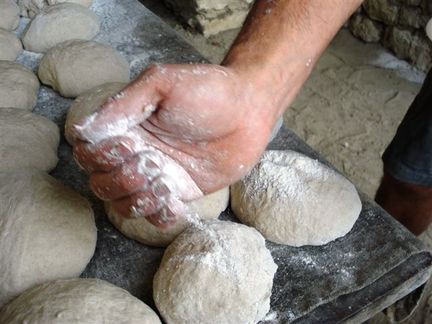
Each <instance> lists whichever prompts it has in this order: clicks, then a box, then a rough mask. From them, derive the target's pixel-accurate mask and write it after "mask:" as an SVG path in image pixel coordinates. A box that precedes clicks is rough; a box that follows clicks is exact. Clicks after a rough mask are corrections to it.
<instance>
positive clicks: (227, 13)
mask: <svg viewBox="0 0 432 324" xmlns="http://www.w3.org/2000/svg"><path fill="white" fill-rule="evenodd" d="M253 1H254V0H218V1H215V0H164V2H165V4H166V5H167V6H168V7H170V8H172V9H173V10H174V12H176V14H178V15H179V16H180V17H181V18H182V19H183V20H184V21H185V22H186V23H187V24H188V25H189V26H191V27H192V28H195V29H197V30H198V31H200V32H201V33H203V34H204V35H205V36H210V35H214V34H217V33H219V32H221V31H225V30H228V29H233V28H238V27H240V26H241V25H242V24H243V21H244V19H245V18H246V15H247V13H248V11H249V8H250V6H251V4H252V2H253Z"/></svg>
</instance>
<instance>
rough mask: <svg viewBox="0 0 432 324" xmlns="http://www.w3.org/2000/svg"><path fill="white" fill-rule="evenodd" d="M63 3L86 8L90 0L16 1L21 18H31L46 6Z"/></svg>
mask: <svg viewBox="0 0 432 324" xmlns="http://www.w3.org/2000/svg"><path fill="white" fill-rule="evenodd" d="M64 2H69V3H76V4H79V5H81V6H84V7H87V8H88V7H90V5H91V3H92V0H18V5H19V7H20V10H21V15H22V16H24V17H30V18H33V17H34V16H35V15H37V14H38V13H39V12H41V11H42V9H44V8H46V7H47V6H54V5H56V4H58V3H64Z"/></svg>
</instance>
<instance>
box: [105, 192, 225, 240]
mask: <svg viewBox="0 0 432 324" xmlns="http://www.w3.org/2000/svg"><path fill="white" fill-rule="evenodd" d="M228 201H229V189H228V188H224V189H221V190H219V191H216V192H214V193H212V194H210V195H207V196H205V197H203V198H201V199H198V200H195V201H192V202H190V203H188V206H189V208H190V211H191V212H192V213H196V214H197V215H198V217H199V218H200V219H215V218H218V217H219V215H220V213H221V212H223V211H224V210H225V209H226V208H227V207H228ZM105 210H106V213H107V215H108V219H109V220H110V221H111V223H112V224H113V225H114V226H115V227H116V228H117V229H118V230H119V231H120V232H121V233H123V234H124V235H125V236H127V237H130V238H131V239H134V240H137V241H138V242H141V243H143V244H147V245H151V246H161V247H164V246H168V245H169V244H170V243H171V242H172V241H173V240H174V239H175V238H176V237H177V236H178V235H179V234H180V233H181V232H183V231H184V230H185V229H186V228H187V227H189V226H190V225H191V224H190V222H188V220H187V219H185V218H182V219H179V220H178V221H177V222H176V223H175V224H173V225H172V226H170V227H168V228H159V227H156V226H154V225H153V224H151V223H150V222H149V221H147V219H146V218H145V217H140V218H125V217H123V216H120V215H119V214H117V213H116V211H115V210H114V209H113V208H112V207H111V204H110V203H106V204H105Z"/></svg>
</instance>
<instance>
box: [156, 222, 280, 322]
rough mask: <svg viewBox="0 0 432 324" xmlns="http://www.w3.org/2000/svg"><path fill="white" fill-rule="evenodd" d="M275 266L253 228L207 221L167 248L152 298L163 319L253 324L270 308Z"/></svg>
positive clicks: (194, 227)
mask: <svg viewBox="0 0 432 324" xmlns="http://www.w3.org/2000/svg"><path fill="white" fill-rule="evenodd" d="M276 269H277V266H276V264H275V263H274V262H273V259H272V256H271V254H270V252H269V251H268V250H267V248H266V246H265V241H264V238H263V237H262V236H261V235H260V234H259V233H258V232H257V231H256V230H255V229H253V228H250V227H247V226H245V225H241V224H237V223H232V222H223V221H217V220H216V221H206V222H204V224H203V225H202V226H199V227H196V226H193V227H189V228H188V229H186V230H185V231H184V232H183V233H182V234H180V235H179V236H178V237H177V238H176V239H175V240H174V242H173V243H172V244H171V245H170V246H169V247H168V248H167V249H166V251H165V254H164V256H163V258H162V262H161V265H160V267H159V269H158V271H157V272H156V275H155V277H154V280H153V297H154V301H155V304H156V306H157V308H158V310H159V312H160V313H161V315H162V317H163V319H164V320H165V322H167V323H176V324H182V323H185V324H186V323H208V324H210V323H215V324H219V323H224V324H230V323H233V324H237V323H257V322H259V321H260V320H261V319H262V318H263V317H264V316H265V315H266V314H267V312H268V311H269V309H270V295H271V290H272V285H273V276H274V274H275V272H276Z"/></svg>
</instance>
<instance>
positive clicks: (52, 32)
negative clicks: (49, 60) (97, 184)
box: [23, 3, 100, 53]
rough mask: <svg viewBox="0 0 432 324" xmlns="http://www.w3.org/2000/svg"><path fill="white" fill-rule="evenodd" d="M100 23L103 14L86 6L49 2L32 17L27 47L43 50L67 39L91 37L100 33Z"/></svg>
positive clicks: (24, 42) (29, 49)
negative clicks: (100, 16)
mask: <svg viewBox="0 0 432 324" xmlns="http://www.w3.org/2000/svg"><path fill="white" fill-rule="evenodd" d="M99 26H100V23H99V18H98V17H97V16H96V15H95V14H94V13H93V12H91V11H90V10H88V9H87V8H85V7H83V6H80V5H77V4H75V3H60V4H58V5H55V6H49V7H46V8H45V9H44V10H42V11H41V12H40V13H39V14H38V15H37V16H36V17H35V18H34V19H33V20H32V21H31V23H30V25H29V27H28V28H27V30H26V32H25V34H24V37H23V44H24V48H25V49H26V50H28V51H33V52H40V53H41V52H46V51H47V50H49V49H50V48H51V47H54V46H55V45H57V44H60V43H62V42H64V41H67V40H72V39H84V40H89V39H92V38H93V37H95V36H96V35H97V34H98V33H99Z"/></svg>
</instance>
